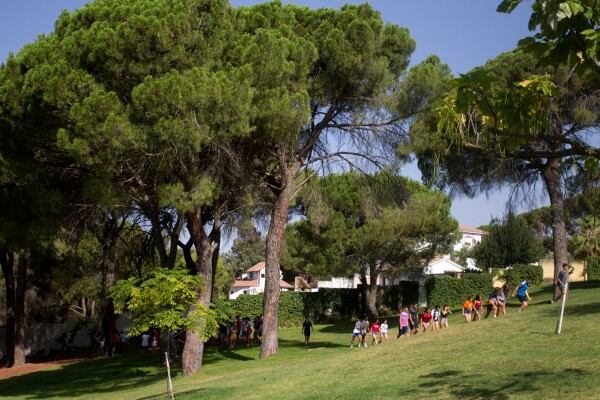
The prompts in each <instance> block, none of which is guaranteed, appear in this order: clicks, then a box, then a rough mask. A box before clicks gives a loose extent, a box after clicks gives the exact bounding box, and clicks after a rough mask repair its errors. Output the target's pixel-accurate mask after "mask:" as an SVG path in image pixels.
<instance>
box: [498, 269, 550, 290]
mask: <svg viewBox="0 0 600 400" xmlns="http://www.w3.org/2000/svg"><path fill="white" fill-rule="evenodd" d="M527 277H529V278H531V284H532V286H537V285H541V284H542V282H543V281H544V269H543V268H542V267H541V266H539V265H523V264H517V265H514V266H513V267H512V268H511V269H507V270H506V271H505V272H504V280H505V282H506V284H507V285H508V287H509V288H510V290H513V289H514V288H516V287H517V286H519V283H521V281H522V280H523V279H525V278H527Z"/></svg>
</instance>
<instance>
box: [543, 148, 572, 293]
mask: <svg viewBox="0 0 600 400" xmlns="http://www.w3.org/2000/svg"><path fill="white" fill-rule="evenodd" d="M542 175H543V177H544V182H545V183H546V189H547V190H548V196H549V197H550V208H551V211H552V238H553V249H554V285H555V286H556V281H557V280H558V273H559V272H560V269H561V267H562V265H563V264H564V263H566V262H568V251H567V229H566V226H565V207H564V197H563V191H562V185H561V161H560V159H558V158H554V159H549V160H548V162H547V163H546V166H545V168H544V169H543V170H542Z"/></svg>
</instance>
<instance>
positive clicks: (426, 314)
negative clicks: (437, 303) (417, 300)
mask: <svg viewBox="0 0 600 400" xmlns="http://www.w3.org/2000/svg"><path fill="white" fill-rule="evenodd" d="M432 319H433V315H431V312H430V311H429V307H425V311H423V315H421V322H422V325H423V333H426V332H427V331H428V330H429V328H430V327H431V320H432Z"/></svg>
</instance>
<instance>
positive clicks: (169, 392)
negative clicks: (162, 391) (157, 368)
mask: <svg viewBox="0 0 600 400" xmlns="http://www.w3.org/2000/svg"><path fill="white" fill-rule="evenodd" d="M165 360H166V363H167V378H168V379H167V395H168V399H169V400H175V395H174V394H173V383H172V382H171V367H170V365H169V352H165Z"/></svg>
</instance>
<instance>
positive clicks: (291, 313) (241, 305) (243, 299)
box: [230, 292, 304, 327]
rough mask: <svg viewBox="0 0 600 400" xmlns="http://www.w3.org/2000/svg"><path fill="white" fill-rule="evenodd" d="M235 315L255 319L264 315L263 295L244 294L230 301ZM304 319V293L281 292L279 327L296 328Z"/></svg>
mask: <svg viewBox="0 0 600 400" xmlns="http://www.w3.org/2000/svg"><path fill="white" fill-rule="evenodd" d="M230 305H231V309H232V310H233V315H240V316H242V317H250V318H254V317H256V316H257V315H261V314H262V313H263V295H262V294H259V295H256V296H253V295H246V294H243V295H241V296H239V297H238V298H237V299H235V300H230ZM303 319H304V299H303V296H302V293H298V292H281V293H280V294H279V326H281V327H286V326H294V325H299V324H301V323H302V320H303Z"/></svg>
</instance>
